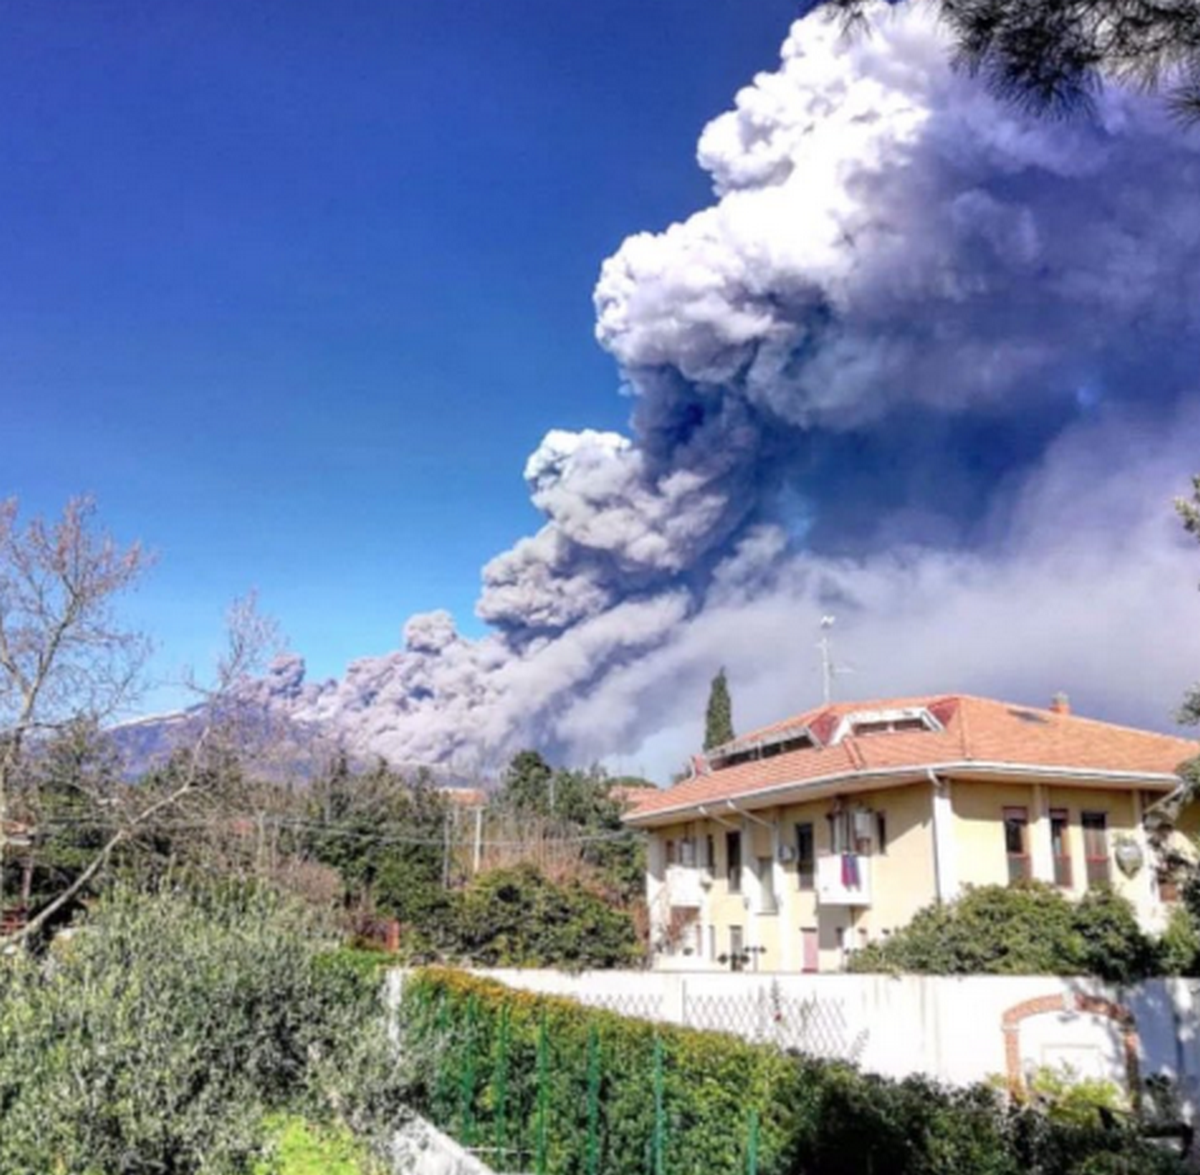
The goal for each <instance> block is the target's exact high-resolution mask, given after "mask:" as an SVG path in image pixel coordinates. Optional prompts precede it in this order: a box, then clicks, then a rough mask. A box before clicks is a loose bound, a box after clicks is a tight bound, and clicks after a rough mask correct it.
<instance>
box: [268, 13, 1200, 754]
mask: <svg viewBox="0 0 1200 1175" xmlns="http://www.w3.org/2000/svg"><path fill="white" fill-rule="evenodd" d="M870 24H871V27H870V30H869V31H868V32H866V33H863V34H858V35H855V36H852V37H849V38H847V37H845V36H843V35H842V34H841V32H840V30H839V27H838V26H837V25H836V24H834V23H832V22H830V21H829V20H827V19H826V18H825V17H824V16H823V15H821V14H820V13H818V14H815V15H812V16H810V17H808V18H806V19H805V20H802V21H799V22H797V23H796V24H795V25H794V26H793V28H792V30H791V34H790V35H789V37H788V39H787V41H786V42H785V44H784V46H783V53H782V62H781V64H780V67H779V68H778V69H777V70H776V71H775V72H774V73H764V74H761V75H759V76H758V77H757V78H756V79H755V81H754V83H753V84H752V85H751V86H749V87H747V88H746V89H744V90H743V91H742V92H741V93H740V94H738V95H737V99H736V102H735V106H734V109H733V110H731V111H729V112H727V113H725V114H723V115H721V116H720V117H718V118H717V119H715V120H714V121H713V122H712V123H710V124H709V125H708V127H706V128H705V130H704V132H703V134H702V135H701V138H700V145H699V153H698V157H699V162H700V165H701V166H702V167H703V168H704V169H705V170H706V171H708V173H709V174H710V175H711V176H712V182H713V190H714V203H713V205H712V206H711V207H709V208H706V209H704V210H703V211H701V212H698V213H697V214H695V215H693V216H691V217H690V218H689V219H687V220H685V221H683V222H681V223H678V224H674V225H671V226H670V227H669V228H667V229H666V231H664V232H661V233H656V234H651V233H640V234H638V235H635V236H633V237H630V238H629V239H628V240H627V241H626V242H625V243H624V244H623V245H622V246H621V248H620V249H619V250H618V251H617V253H616V254H615V256H613V257H611V258H610V259H609V260H608V261H606V262H605V263H604V266H603V268H602V271H601V275H600V280H599V283H598V285H597V287H596V293H595V302H596V311H597V327H596V332H597V337H598V338H599V340H600V342H601V343H602V344H603V345H604V346H605V347H606V348H607V349H608V350H609V351H610V352H611V354H612V355H613V357H614V358H615V359H616V361H617V363H618V365H619V367H620V371H621V375H622V379H623V380H624V382H625V383H626V385H627V387H628V389H629V390H630V391H631V392H632V393H633V395H634V397H635V400H634V402H635V409H634V414H633V421H632V436H631V437H623V436H619V435H617V434H614V433H602V432H592V431H584V432H580V433H568V432H561V431H552V432H550V433H548V434H547V436H546V438H545V439H544V440H543V442H542V444H541V445H540V446H539V448H538V449H537V451H536V452H535V453H534V454H533V456H532V457H531V458H530V459H529V462H528V465H527V467H526V470H525V475H526V480H527V482H528V484H529V488H530V493H531V495H532V498H533V501H534V503H535V504H536V505H537V507H538V508H539V509H540V510H541V511H542V513H543V515H544V516H545V519H546V522H545V525H544V526H543V527H542V529H541V530H540V531H538V533H537V534H535V535H533V536H531V537H529V538H524V539H522V540H520V541H519V542H518V543H517V544H516V545H515V546H514V547H513V548H512V549H511V550H509V551H506V552H504V553H503V554H501V555H499V556H497V557H496V558H495V559H493V560H492V561H491V562H490V563H488V565H487V566H486V567H485V568H484V571H483V582H484V586H483V593H482V596H481V598H480V601H479V605H478V612H479V615H480V617H481V618H483V619H484V620H485V621H487V622H488V623H489V624H490V625H491V626H492V629H493V634H492V635H490V636H488V637H486V638H485V639H483V640H480V641H468V640H465V639H463V638H462V637H460V636H459V635H458V634H457V633H456V631H455V629H454V626H453V623H452V621H451V619H450V617H449V616H447V615H446V614H444V613H433V614H431V615H429V616H424V617H414V618H413V619H412V620H411V621H410V622H409V624H408V627H407V630H406V635H405V645H404V648H403V649H402V650H400V651H398V652H394V653H391V654H388V655H386V656H383V657H378V658H369V659H366V660H363V661H359V662H356V663H355V664H354V665H352V666H351V667H350V669H349V671H348V672H347V675H346V677H345V678H344V679H343V680H342V681H341V682H338V683H329V684H327V685H324V686H313V685H307V686H306V685H303V684H302V683H298V682H297V681H296V678H295V667H294V666H292V667H291V668H290V669H288V671H287V672H283V673H281V674H280V681H281V682H282V683H284V684H285V685H286V689H281V690H280V696H281V699H282V700H281V704H284V705H286V706H287V707H288V708H289V710H290V711H291V712H293V713H295V714H296V715H297V716H298V717H301V718H306V719H319V720H321V721H324V722H327V723H330V724H332V725H333V726H334V727H335V728H336V729H338V730H340V731H341V732H342V733H343V734H344V735H345V737H346V739H347V741H348V742H349V743H350V745H351V746H353V747H355V748H356V749H359V750H362V751H370V752H374V753H382V754H385V755H387V756H389V757H391V758H393V759H395V760H397V761H400V762H410V761H421V762H433V763H442V764H451V763H457V764H458V765H460V766H481V765H486V764H488V763H492V762H495V761H497V760H498V759H499V758H501V757H502V756H503V755H505V754H507V753H509V752H511V751H512V750H514V749H515V748H517V747H519V746H521V745H524V744H530V743H531V744H536V745H540V746H542V747H544V748H546V749H548V750H550V751H557V752H562V753H567V754H571V755H574V756H576V757H582V756H593V755H612V754H623V755H625V756H627V757H628V759H627V761H628V762H630V763H637V762H638V755H639V754H644V755H646V756H649V757H650V759H651V763H650V764H649V765H650V766H651V767H654V766H664V765H666V763H667V762H668V760H670V759H671V757H672V756H675V755H678V754H681V753H682V751H683V750H684V749H686V748H687V747H688V745H689V743H690V742H693V741H694V740H695V738H696V737H697V729H696V723H697V722H698V721H699V719H698V715H699V712H700V709H701V707H702V704H703V695H704V689H705V687H706V683H707V680H708V677H709V676H711V674H712V672H713V671H714V670H715V668H716V666H717V665H719V664H722V663H723V664H726V665H727V666H728V667H729V670H730V675H731V679H732V681H733V684H734V691H735V702H736V703H737V704H738V705H739V707H740V715H739V716H740V717H741V718H742V719H759V718H763V719H768V718H771V717H775V716H778V715H780V714H783V713H787V712H790V711H794V710H797V709H800V708H801V707H803V706H806V705H808V704H811V703H813V702H814V701H815V700H816V699H817V677H816V674H815V673H814V672H813V666H814V665H815V658H814V656H813V654H812V643H813V640H814V639H815V635H814V631H815V623H816V619H817V617H818V616H819V615H820V612H821V611H822V610H824V609H829V608H835V609H836V610H837V611H838V613H839V618H840V619H839V632H844V636H843V637H842V640H843V641H844V649H845V651H846V653H847V655H848V656H849V657H850V658H851V659H853V660H855V661H856V662H857V663H858V676H857V678H855V679H854V681H853V683H852V685H850V684H845V685H844V689H846V690H849V691H852V692H853V693H854V694H855V695H856V696H869V695H870V694H872V693H888V692H901V691H911V690H926V689H928V690H942V689H946V690H949V689H976V690H979V691H984V690H986V691H989V692H995V693H1007V694H1009V695H1012V696H1015V697H1020V698H1025V699H1028V700H1031V701H1039V700H1041V699H1042V698H1044V697H1048V696H1049V692H1050V691H1052V690H1054V689H1059V688H1065V689H1069V690H1072V691H1073V692H1074V693H1075V694H1076V695H1077V701H1080V702H1082V703H1083V705H1084V706H1085V707H1086V706H1089V705H1090V706H1091V708H1092V711H1093V712H1094V713H1097V714H1107V715H1108V716H1112V717H1119V718H1125V719H1127V720H1130V721H1146V722H1152V723H1158V724H1161V723H1162V722H1163V721H1164V720H1165V718H1166V715H1167V712H1168V710H1169V708H1170V705H1171V704H1172V701H1173V700H1174V699H1175V697H1176V696H1177V695H1178V694H1179V693H1180V692H1181V691H1182V689H1183V688H1184V686H1185V685H1187V684H1188V682H1189V681H1190V680H1191V677H1192V675H1193V674H1195V673H1196V671H1197V668H1198V667H1200V643H1198V642H1197V639H1196V637H1195V635H1194V634H1195V633H1196V632H1197V627H1198V626H1197V625H1196V623H1195V621H1196V607H1197V604H1196V601H1195V598H1194V594H1193V588H1194V582H1195V580H1196V579H1198V578H1200V566H1198V565H1197V561H1196V560H1195V559H1194V558H1192V557H1191V555H1190V552H1189V551H1188V549H1187V548H1186V546H1184V545H1183V543H1182V541H1181V540H1180V539H1179V538H1178V536H1176V534H1175V531H1174V529H1173V526H1172V522H1171V519H1170V510H1169V495H1170V493H1171V492H1172V491H1177V490H1179V489H1182V488H1183V486H1184V485H1185V483H1186V479H1187V476H1188V475H1189V474H1190V472H1192V469H1193V467H1194V466H1200V418H1198V416H1197V413H1196V412H1195V411H1194V410H1193V408H1192V405H1191V404H1190V402H1189V397H1191V396H1192V395H1193V394H1194V393H1195V391H1196V389H1197V375H1196V372H1197V363H1196V360H1197V356H1198V353H1200V352H1198V346H1197V345H1198V343H1200V264H1198V261H1200V208H1198V206H1197V204H1196V200H1195V193H1196V192H1197V191H1200V137H1198V136H1196V135H1195V134H1191V133H1188V132H1187V131H1185V130H1182V129H1180V128H1179V127H1177V126H1175V125H1174V124H1173V123H1172V122H1171V121H1170V120H1169V119H1168V118H1167V117H1166V116H1165V115H1164V114H1163V113H1162V111H1161V107H1160V105H1159V104H1158V103H1157V102H1155V101H1153V100H1151V99H1147V98H1144V97H1142V96H1139V95H1136V94H1132V93H1129V92H1126V91H1123V90H1120V89H1112V90H1109V91H1107V92H1106V93H1105V94H1104V95H1102V97H1101V98H1100V100H1099V102H1098V105H1097V109H1096V111H1095V112H1094V115H1091V116H1087V117H1084V116H1081V117H1079V118H1076V119H1074V120H1070V121H1054V122H1045V121H1036V120H1033V119H1031V118H1030V117H1028V116H1026V115H1024V114H1022V113H1021V112H1019V111H1017V110H1015V109H1013V108H1010V107H1008V106H1006V105H1004V104H1002V103H1000V102H998V101H997V100H996V99H994V98H993V97H991V96H990V95H989V94H988V93H987V92H986V91H985V90H984V88H983V87H982V85H981V84H980V83H979V82H978V81H977V80H975V79H972V78H970V77H968V76H965V75H963V74H960V73H956V72H955V71H954V70H953V69H952V68H951V65H950V59H951V52H950V49H949V47H948V45H947V44H946V43H945V41H944V38H943V36H942V34H941V33H940V32H939V30H938V28H937V26H936V24H935V22H934V21H933V19H932V18H931V17H930V16H929V15H928V13H927V12H926V10H924V9H922V8H915V7H911V6H901V7H898V8H889V7H886V6H882V7H880V8H879V9H878V10H876V11H874V13H873V14H872V16H871V21H870ZM663 731H666V733H665V734H664V733H660V732H663ZM647 739H651V741H650V743H649V744H647V748H648V749H647V750H645V751H644V752H639V750H638V748H639V747H641V746H642V745H643V744H644V743H645V740H647ZM660 760H661V761H660Z"/></svg>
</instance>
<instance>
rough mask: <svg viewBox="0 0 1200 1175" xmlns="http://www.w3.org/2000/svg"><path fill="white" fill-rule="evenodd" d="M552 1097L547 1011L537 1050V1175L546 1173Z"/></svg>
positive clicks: (544, 1015) (535, 1165) (539, 1033)
mask: <svg viewBox="0 0 1200 1175" xmlns="http://www.w3.org/2000/svg"><path fill="white" fill-rule="evenodd" d="M549 1098H550V1040H549V1035H548V1033H547V1030H546V1011H545V1009H544V1008H543V1009H542V1020H541V1023H540V1024H539V1025H538V1051H537V1140H536V1146H537V1151H536V1154H535V1157H534V1170H535V1172H536V1175H546V1127H547V1122H546V1116H547V1115H546V1108H547V1103H548V1101H549Z"/></svg>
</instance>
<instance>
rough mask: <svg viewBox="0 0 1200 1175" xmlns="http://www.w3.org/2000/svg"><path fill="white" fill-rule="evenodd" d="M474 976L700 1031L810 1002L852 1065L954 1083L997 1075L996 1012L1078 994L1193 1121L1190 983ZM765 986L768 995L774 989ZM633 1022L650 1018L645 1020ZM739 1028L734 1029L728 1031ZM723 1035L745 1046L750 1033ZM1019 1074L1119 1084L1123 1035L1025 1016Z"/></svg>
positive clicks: (1064, 1015)
mask: <svg viewBox="0 0 1200 1175" xmlns="http://www.w3.org/2000/svg"><path fill="white" fill-rule="evenodd" d="M476 974H478V975H481V976H487V977H489V978H492V979H496V980H499V981H500V982H502V983H505V984H507V985H508V986H510V987H516V988H522V989H525V990H528V991H536V992H543V993H547V994H555V995H564V996H571V997H574V998H577V999H581V1000H583V1001H584V1002H586V1003H605V1004H608V1005H609V1006H612V1007H614V1008H621V1007H623V1006H627V1005H630V1004H639V1003H640V1005H641V1007H642V1008H643V1009H656V1010H657V1017H658V1018H660V1019H662V1020H664V1021H667V1022H670V1023H676V1024H688V1023H692V1024H696V1025H697V1026H708V1024H707V1023H706V1020H710V1019H711V1014H712V1012H713V1010H714V1008H717V1007H719V1006H727V1007H728V1008H729V1009H730V1010H734V1009H737V1008H742V1007H750V1008H752V1007H754V1006H756V1005H757V1006H759V1007H764V1006H765V1007H770V1006H772V1001H774V1003H775V1005H776V1006H777V1005H778V1001H779V1000H780V999H781V998H782V999H784V1000H789V1001H811V1000H815V1001H816V1003H817V1004H818V1005H819V1006H820V1007H821V1008H822V1009H823V1010H824V1013H825V1014H827V1015H828V1017H829V1018H831V1019H832V1020H837V1021H838V1022H839V1023H841V1024H844V1035H845V1036H846V1037H847V1038H848V1039H850V1038H852V1039H853V1040H854V1043H855V1047H854V1056H855V1059H857V1061H858V1063H859V1064H860V1066H861V1067H862V1068H863V1069H865V1070H867V1071H869V1072H875V1073H881V1074H884V1075H887V1076H890V1077H904V1076H907V1075H909V1074H912V1073H925V1074H928V1075H931V1076H934V1077H937V1078H939V1079H941V1080H942V1081H947V1082H952V1083H955V1084H966V1083H969V1082H973V1081H983V1080H986V1079H987V1078H989V1077H991V1076H993V1075H1003V1074H1004V1073H1005V1069H1006V1054H1005V1034H1004V1032H1003V1029H1002V1017H1003V1016H1004V1013H1005V1011H1007V1010H1009V1009H1012V1008H1014V1007H1016V1006H1017V1005H1020V1004H1024V1003H1026V1001H1031V1000H1045V999H1047V997H1055V996H1062V997H1064V1003H1065V1005H1066V1007H1068V1008H1070V1009H1074V1008H1075V1007H1076V997H1077V996H1079V995H1083V996H1089V997H1099V998H1102V999H1107V1000H1110V1001H1112V1002H1113V1003H1115V1004H1119V1005H1123V1006H1124V1007H1127V1008H1128V1009H1129V1010H1130V1011H1131V1012H1132V1013H1133V1015H1134V1017H1135V1020H1136V1025H1137V1032H1138V1056H1139V1063H1140V1069H1141V1075H1142V1077H1143V1078H1145V1077H1148V1076H1151V1075H1154V1074H1163V1075H1165V1076H1167V1077H1169V1078H1171V1080H1172V1081H1173V1082H1175V1083H1176V1086H1177V1088H1178V1090H1179V1093H1180V1095H1181V1098H1182V1101H1183V1108H1184V1111H1185V1114H1186V1116H1188V1117H1189V1118H1192V1117H1196V1116H1198V1115H1197V1111H1198V1110H1200V1037H1198V1031H1197V1030H1198V1017H1200V980H1195V979H1162V980H1153V981H1151V982H1148V983H1143V984H1139V985H1138V986H1136V987H1133V988H1127V989H1118V988H1114V987H1108V986H1106V985H1104V984H1100V983H1096V982H1095V981H1093V980H1089V979H1064V978H1060V977H1057V976H1048V977H1047V976H964V977H943V976H926V975H905V976H887V975H761V976H760V975H753V974H730V973H712V972H661V971H585V972H582V973H580V974H575V975H572V974H566V973H564V972H559V971H523V970H490V971H477V972H476ZM773 985H774V989H773ZM643 1014H654V1013H653V1012H649V1011H644V1012H643ZM739 1025H740V1027H739ZM729 1027H730V1028H731V1030H736V1031H739V1034H740V1035H752V1034H753V1032H754V1028H753V1027H752V1026H751V1025H750V1024H749V1022H747V1021H745V1020H742V1021H739V1019H738V1017H737V1016H731V1018H730V1023H729ZM1017 1039H1018V1046H1019V1050H1020V1058H1021V1065H1022V1068H1023V1069H1024V1070H1027V1069H1028V1067H1030V1066H1036V1065H1044V1064H1048V1065H1056V1064H1058V1063H1059V1062H1061V1061H1066V1062H1068V1063H1069V1064H1071V1065H1072V1066H1073V1067H1074V1068H1075V1069H1076V1070H1077V1071H1079V1072H1080V1074H1082V1075H1084V1076H1096V1077H1107V1078H1109V1079H1111V1080H1113V1081H1116V1082H1118V1083H1119V1084H1121V1085H1122V1086H1124V1085H1125V1041H1124V1029H1123V1028H1122V1026H1121V1025H1120V1024H1119V1023H1117V1022H1115V1021H1113V1020H1111V1019H1109V1018H1107V1017H1105V1016H1102V1015H1096V1014H1093V1013H1089V1012H1080V1011H1075V1010H1071V1011H1066V1012H1064V1011H1048V1012H1041V1013H1035V1014H1032V1015H1028V1016H1027V1017H1026V1018H1024V1019H1023V1020H1022V1021H1021V1023H1020V1031H1019V1034H1018V1037H1017Z"/></svg>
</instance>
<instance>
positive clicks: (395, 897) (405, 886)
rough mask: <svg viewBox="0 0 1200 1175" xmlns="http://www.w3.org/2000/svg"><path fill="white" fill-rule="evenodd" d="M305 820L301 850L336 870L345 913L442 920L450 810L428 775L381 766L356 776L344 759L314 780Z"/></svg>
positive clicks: (422, 921) (403, 918)
mask: <svg viewBox="0 0 1200 1175" xmlns="http://www.w3.org/2000/svg"><path fill="white" fill-rule="evenodd" d="M307 816H308V825H307V830H306V833H305V836H304V838H303V846H304V848H305V849H306V851H307V852H308V853H310V854H311V855H312V856H313V857H314V858H315V859H316V860H317V861H320V862H321V863H322V864H324V865H328V866H330V867H331V868H333V869H335V870H337V873H338V876H339V877H340V878H341V883H342V900H343V904H344V905H345V906H346V907H347V908H351V907H353V908H358V909H368V910H375V909H378V910H380V911H382V912H384V913H386V914H387V915H388V916H389V917H395V918H399V919H400V920H401V921H402V922H414V923H418V924H419V923H424V922H426V921H427V920H429V919H431V918H436V917H438V915H439V912H440V909H441V904H442V900H443V896H444V895H443V885H442V875H443V850H442V846H443V841H444V838H445V831H446V822H447V820H448V818H449V812H448V810H447V806H446V802H445V800H444V799H443V798H442V797H441V796H440V795H439V794H438V792H437V791H436V789H435V788H434V787H433V785H432V782H431V780H430V779H429V778H427V777H426V776H424V775H417V776H416V777H415V778H414V779H412V780H407V779H404V778H402V777H401V776H399V775H397V774H396V773H395V772H393V771H391V770H390V769H389V768H388V767H387V766H386V765H385V764H382V763H380V764H378V765H377V766H376V767H375V768H373V769H372V770H370V771H365V772H353V771H351V769H350V765H349V763H348V762H347V760H346V759H345V758H340V759H339V760H338V761H337V762H335V763H334V765H333V768H332V769H331V770H330V771H329V772H328V773H327V774H326V775H324V776H322V777H321V778H319V779H317V780H316V781H315V782H314V785H313V788H312V791H311V795H310V797H309V801H308V813H307Z"/></svg>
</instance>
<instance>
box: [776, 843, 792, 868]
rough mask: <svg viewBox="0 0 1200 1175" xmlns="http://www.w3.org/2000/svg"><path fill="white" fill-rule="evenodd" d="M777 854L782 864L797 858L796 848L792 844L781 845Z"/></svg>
mask: <svg viewBox="0 0 1200 1175" xmlns="http://www.w3.org/2000/svg"><path fill="white" fill-rule="evenodd" d="M775 856H776V857H777V859H778V860H779V862H780V863H781V864H783V865H786V864H788V862H790V861H794V860H795V859H796V850H795V848H794V847H793V846H792V845H780V846H779V851H778V852H777V853H776V854H775Z"/></svg>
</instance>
